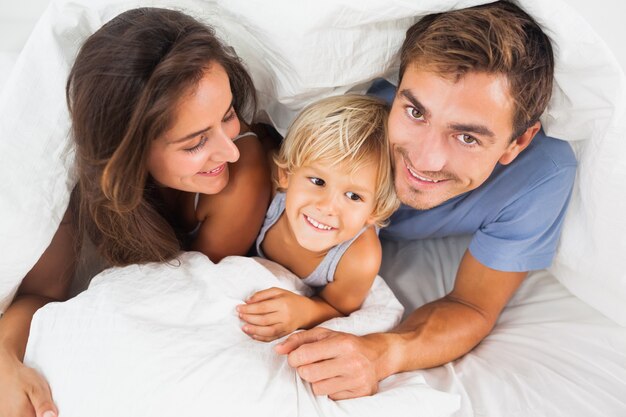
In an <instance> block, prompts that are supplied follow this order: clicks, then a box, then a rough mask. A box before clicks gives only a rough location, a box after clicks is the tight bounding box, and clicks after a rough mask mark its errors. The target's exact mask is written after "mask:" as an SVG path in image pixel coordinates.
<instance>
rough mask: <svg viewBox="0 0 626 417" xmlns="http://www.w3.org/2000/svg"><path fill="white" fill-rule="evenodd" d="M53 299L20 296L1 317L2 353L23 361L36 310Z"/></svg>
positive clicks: (0, 344) (0, 341) (0, 345)
mask: <svg viewBox="0 0 626 417" xmlns="http://www.w3.org/2000/svg"><path fill="white" fill-rule="evenodd" d="M50 301H51V300H50V299H49V298H46V297H41V296H35V295H23V296H18V297H16V299H15V300H14V301H13V304H11V306H9V308H8V309H7V311H6V312H5V313H4V315H3V316H2V318H0V353H2V354H8V355H11V356H15V357H16V358H17V359H19V360H20V361H22V360H23V359H24V352H25V351H26V343H27V341H28V334H29V332H30V323H31V321H32V319H33V315H34V314H35V312H36V311H37V310H38V309H40V308H41V307H43V306H44V305H45V304H47V303H48V302H50Z"/></svg>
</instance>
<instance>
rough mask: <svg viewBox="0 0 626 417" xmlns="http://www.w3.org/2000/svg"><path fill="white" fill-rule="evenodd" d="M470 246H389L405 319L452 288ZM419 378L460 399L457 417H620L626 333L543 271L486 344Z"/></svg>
mask: <svg viewBox="0 0 626 417" xmlns="http://www.w3.org/2000/svg"><path fill="white" fill-rule="evenodd" d="M468 244H469V237H450V238H445V239H433V240H424V241H414V242H402V243H399V242H392V241H385V242H384V245H383V248H384V261H383V267H382V269H381V275H382V276H383V277H385V280H386V282H387V283H388V284H389V287H390V288H391V289H392V290H393V291H394V293H395V294H396V295H398V297H399V299H400V301H401V302H402V303H403V305H404V306H405V314H408V313H409V312H411V311H413V310H414V308H416V307H417V306H419V305H422V304H424V303H426V302H428V301H431V300H434V299H436V298H439V297H442V296H443V295H445V294H446V293H447V292H449V291H450V290H451V289H452V286H453V283H454V275H455V273H456V266H457V265H458V262H459V261H460V258H461V256H462V254H463V252H464V250H465V248H467V245H468ZM423 375H424V377H425V379H426V381H427V382H428V383H429V385H431V386H432V387H434V388H436V389H439V390H442V391H446V392H450V393H456V394H459V395H461V397H462V404H461V409H460V410H459V411H458V412H457V414H455V416H457V417H469V416H475V417H498V416H501V417H522V416H524V417H536V416H551V417H561V416H562V417H623V416H626V328H624V327H621V326H619V325H618V324H616V323H615V322H613V321H611V320H609V319H607V318H606V317H605V316H603V315H602V314H601V313H599V312H598V311H597V310H594V309H593V308H591V307H589V306H588V305H587V304H585V303H583V302H582V301H581V300H580V299H578V298H577V297H575V296H574V295H572V294H571V293H570V292H569V291H568V290H567V289H566V288H565V287H564V286H563V285H562V284H561V283H559V281H558V280H556V278H554V277H553V276H552V275H550V273H548V272H546V271H537V272H534V273H531V274H530V275H529V276H528V278H527V279H526V280H525V281H524V283H523V284H522V285H521V287H520V289H519V290H518V291H517V293H516V294H515V295H514V297H513V298H512V299H511V301H510V302H509V303H508V305H507V307H506V308H505V310H504V312H503V313H502V315H501V316H500V319H499V320H498V323H497V325H496V327H495V328H494V330H493V332H492V333H491V334H490V335H489V336H488V337H487V338H486V339H485V340H483V342H482V343H480V344H479V345H478V346H477V347H476V348H475V349H474V350H473V351H471V352H470V353H469V354H467V355H465V356H464V357H463V358H461V359H459V360H457V361H455V362H453V363H451V364H448V365H446V366H443V367H439V368H436V369H432V370H427V371H423Z"/></svg>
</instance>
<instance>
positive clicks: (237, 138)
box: [233, 131, 258, 142]
mask: <svg viewBox="0 0 626 417" xmlns="http://www.w3.org/2000/svg"><path fill="white" fill-rule="evenodd" d="M248 136H254V137H255V138H256V137H258V136H257V134H256V133H254V132H252V131H249V132H243V133H240V134H239V135H237V136H236V137H235V139H233V142H235V141H237V140H239V139H242V138H245V137H248Z"/></svg>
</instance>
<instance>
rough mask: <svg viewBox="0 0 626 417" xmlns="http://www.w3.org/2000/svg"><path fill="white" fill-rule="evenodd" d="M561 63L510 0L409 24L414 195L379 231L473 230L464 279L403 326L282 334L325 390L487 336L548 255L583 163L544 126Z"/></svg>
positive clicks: (409, 234)
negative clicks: (352, 331) (357, 331)
mask: <svg viewBox="0 0 626 417" xmlns="http://www.w3.org/2000/svg"><path fill="white" fill-rule="evenodd" d="M553 68H554V61H553V56H552V48H551V45H550V41H549V39H548V38H547V36H546V35H545V34H544V33H543V32H542V31H541V29H540V28H539V27H538V25H537V24H536V23H535V22H534V21H533V20H532V18H530V17H529V16H528V15H527V14H526V13H525V12H523V11H522V10H521V9H519V8H518V7H517V6H515V5H513V4H511V3H508V2H497V3H493V4H488V5H484V6H479V7H474V8H470V9H464V10H459V11H451V12H447V13H442V14H437V15H430V16H426V17H424V18H423V19H421V20H420V21H419V22H418V23H416V24H415V25H414V26H413V27H411V28H410V29H409V30H408V32H407V37H406V39H405V42H404V45H403V46H402V51H401V66H400V83H399V86H398V88H397V91H396V92H395V97H394V99H393V105H392V109H391V114H390V117H389V141H390V144H391V147H392V152H393V158H394V163H395V185H396V191H397V193H398V196H399V197H400V199H401V200H402V202H403V203H404V204H405V206H403V207H402V208H401V209H400V210H399V211H398V212H397V213H396V214H395V215H394V217H393V218H392V223H391V225H390V226H389V228H388V229H384V230H383V232H381V235H383V236H384V237H386V238H391V239H420V238H430V237H442V236H450V235H458V234H468V233H471V234H473V238H472V241H471V243H470V245H469V248H468V249H467V251H466V252H465V254H464V256H463V258H462V260H461V263H460V265H459V268H458V272H457V276H456V280H455V285H454V288H453V290H452V291H451V292H450V293H449V294H447V295H446V296H445V297H443V298H441V299H439V300H436V301H434V302H431V303H428V304H426V305H423V306H421V307H420V308H418V309H417V310H415V311H414V312H413V313H412V314H410V315H409V316H408V318H407V319H406V320H405V321H404V322H403V323H401V324H400V325H399V326H398V327H397V328H395V329H394V330H393V331H391V332H389V333H377V334H370V335H366V336H363V337H357V336H354V335H348V334H344V333H337V332H332V331H329V330H326V329H321V328H317V329H312V330H308V331H305V332H302V333H298V334H294V335H292V336H291V337H289V338H288V339H287V340H286V341H285V342H283V343H282V344H280V345H278V346H277V347H276V350H277V352H279V353H283V354H289V363H290V365H291V366H293V367H296V368H297V369H298V372H299V374H300V376H301V377H302V378H303V379H305V380H307V381H309V382H311V383H312V386H313V391H314V392H315V393H316V394H318V395H329V396H330V398H333V399H344V398H351V397H358V396H363V395H371V394H373V393H375V392H376V391H377V388H378V381H380V380H381V379H383V378H385V377H387V376H389V375H391V374H394V373H397V372H402V371H408V370H414V369H422V368H429V367H434V366H438V365H441V364H444V363H446V362H449V361H451V360H454V359H456V358H459V357H460V356H462V355H464V354H465V353H467V352H469V351H470V350H471V349H473V348H474V347H475V346H476V345H477V344H478V343H479V342H480V341H481V340H482V339H483V338H484V337H486V336H487V335H488V334H489V333H490V331H491V329H492V328H493V326H494V325H495V323H496V320H497V318H498V316H499V314H500V312H501V311H502V309H503V308H504V306H505V305H506V303H507V302H508V300H509V298H510V297H511V296H512V295H513V293H514V292H515V291H516V289H517V288H518V286H519V285H520V284H521V282H522V281H523V280H524V278H525V277H526V275H527V273H528V271H531V270H536V269H543V268H546V267H548V266H549V265H550V263H551V261H552V258H553V257H554V254H555V250H556V244H557V240H558V236H559V234H560V230H561V225H562V220H563V217H564V213H565V210H566V208H567V204H568V201H569V196H570V193H571V189H572V184H573V181H574V176H575V170H576V160H575V158H574V155H573V152H572V150H571V148H570V147H569V145H568V144H567V143H566V142H562V141H559V140H556V139H552V138H549V137H546V136H545V135H544V134H543V132H541V130H540V128H541V125H540V122H539V116H540V115H541V113H542V112H543V111H544V110H545V108H546V106H547V104H548V101H549V98H550V93H551V91H552V81H553Z"/></svg>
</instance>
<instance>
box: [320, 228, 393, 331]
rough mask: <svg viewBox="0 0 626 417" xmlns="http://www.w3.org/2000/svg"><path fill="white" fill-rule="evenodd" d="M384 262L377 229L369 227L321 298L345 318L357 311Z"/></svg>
mask: <svg viewBox="0 0 626 417" xmlns="http://www.w3.org/2000/svg"><path fill="white" fill-rule="evenodd" d="M381 261H382V248H381V245H380V240H378V236H377V235H376V231H375V230H374V228H373V227H369V228H368V229H367V230H365V231H364V232H363V233H362V234H361V235H360V236H359V237H358V238H357V239H356V240H355V241H354V242H353V243H352V245H350V247H349V248H348V249H347V250H346V252H345V253H344V254H343V256H342V257H341V260H340V261H339V264H338V265H337V270H336V271H335V276H334V278H333V282H331V283H329V284H328V285H326V286H325V287H324V289H323V290H322V291H321V292H320V294H319V295H320V298H322V299H323V300H324V301H326V302H327V303H328V304H329V305H331V306H332V307H333V308H335V309H336V310H338V311H340V312H341V313H342V314H343V315H346V316H347V315H349V314H351V313H352V312H354V311H356V310H358V309H359V308H360V307H361V304H363V301H364V300H365V297H367V293H368V292H369V290H370V288H372V283H373V282H374V278H376V275H377V274H378V270H379V269H380V263H381ZM322 321H324V320H322ZM322 321H319V322H318V323H314V324H313V325H317V324H319V323H321V322H322ZM311 327H312V326H311Z"/></svg>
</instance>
